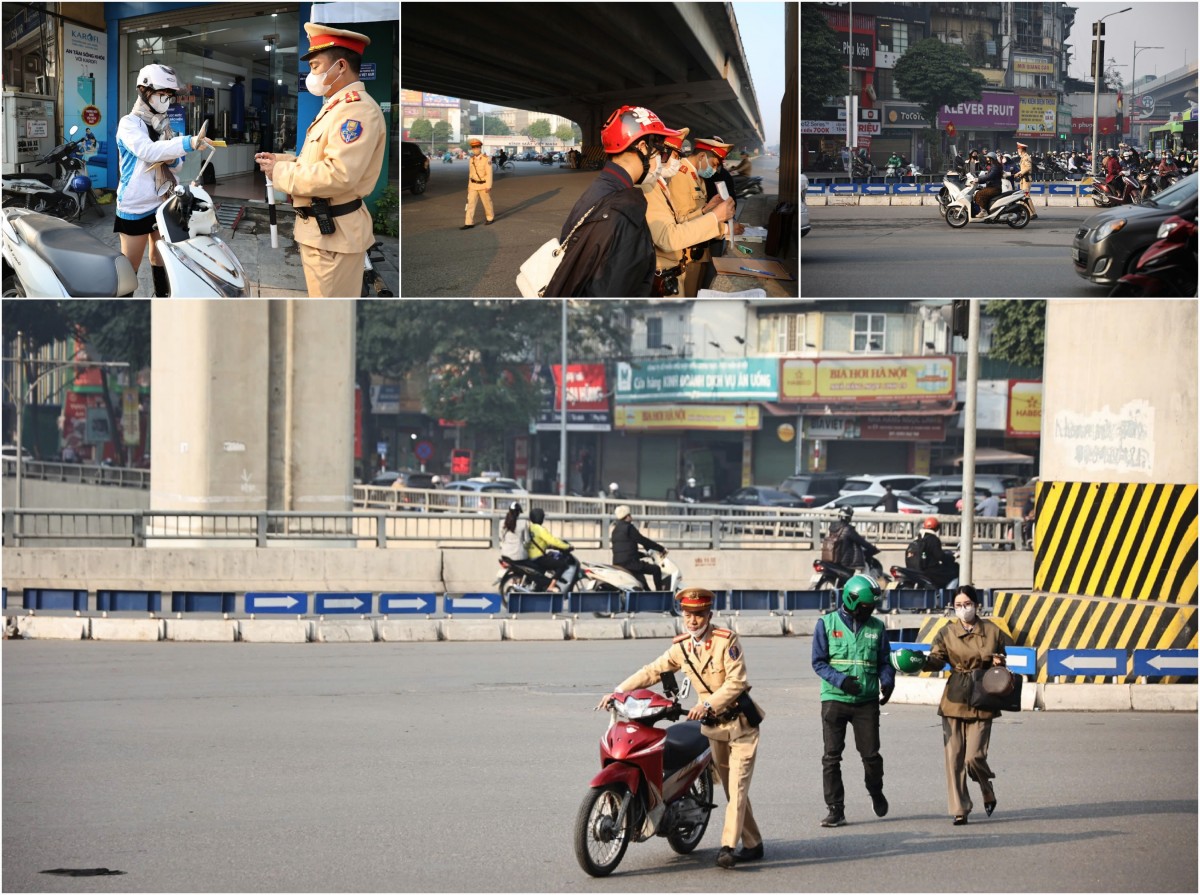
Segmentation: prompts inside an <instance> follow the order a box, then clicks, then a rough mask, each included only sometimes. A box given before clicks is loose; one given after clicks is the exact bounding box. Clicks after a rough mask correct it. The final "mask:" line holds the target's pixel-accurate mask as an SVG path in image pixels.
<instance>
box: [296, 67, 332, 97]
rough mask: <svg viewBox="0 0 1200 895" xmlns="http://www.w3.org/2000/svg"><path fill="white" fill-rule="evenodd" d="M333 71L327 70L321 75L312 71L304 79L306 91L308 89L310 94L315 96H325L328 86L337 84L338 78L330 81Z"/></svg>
mask: <svg viewBox="0 0 1200 895" xmlns="http://www.w3.org/2000/svg"><path fill="white" fill-rule="evenodd" d="M332 71H333V69H326V70H325V71H324V72H322V73H321V74H317V73H316V72H312V71H310V72H309V73H308V74H307V75H306V76H305V78H304V87H305V89H307V90H308V92H309V93H311V94H312V95H313V96H324V95H325V93H326V92H327V90H328V89H329V88H328V85H330V84H333V83H336V82H337V78H336V77H335V78H334V79H333V81H330V80H329V75H330V73H331V72H332Z"/></svg>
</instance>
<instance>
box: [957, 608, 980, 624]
mask: <svg viewBox="0 0 1200 895" xmlns="http://www.w3.org/2000/svg"><path fill="white" fill-rule="evenodd" d="M954 614H955V615H957V616H958V620H959V621H962V622H966V623H967V624H970V623H971V622H973V621H975V607H974V606H955V607H954Z"/></svg>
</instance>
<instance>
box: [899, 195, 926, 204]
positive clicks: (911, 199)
mask: <svg viewBox="0 0 1200 895" xmlns="http://www.w3.org/2000/svg"><path fill="white" fill-rule="evenodd" d="M892 204H893V205H925V204H927V203H926V202H925V199H924V197H923V196H918V195H907V196H892Z"/></svg>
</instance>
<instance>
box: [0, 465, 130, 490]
mask: <svg viewBox="0 0 1200 895" xmlns="http://www.w3.org/2000/svg"><path fill="white" fill-rule="evenodd" d="M0 473H2V474H3V475H4V476H6V477H9V476H11V477H15V476H16V474H17V460H16V458H15V457H5V458H4V459H3V463H2V466H0ZM21 477H22V478H25V479H37V480H39V481H45V482H66V483H67V484H71V485H115V486H117V487H119V488H139V489H141V490H143V491H148V490H149V489H150V470H148V469H135V468H133V467H130V466H103V465H100V464H95V463H51V462H48V461H45V460H26V461H24V463H23V464H22V469H21Z"/></svg>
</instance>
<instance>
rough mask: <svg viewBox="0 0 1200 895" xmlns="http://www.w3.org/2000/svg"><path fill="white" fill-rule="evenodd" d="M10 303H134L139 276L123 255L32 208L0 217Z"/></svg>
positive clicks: (4, 288)
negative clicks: (129, 300) (24, 300)
mask: <svg viewBox="0 0 1200 895" xmlns="http://www.w3.org/2000/svg"><path fill="white" fill-rule="evenodd" d="M0 254H2V256H3V282H2V283H0V292H2V293H3V295H4V297H5V298H26V297H28V298H128V297H130V296H132V295H133V293H134V290H135V289H137V284H138V283H137V274H135V273H134V272H133V265H132V264H130V263H129V259H128V258H126V257H125V256H124V255H122V254H121V251H120V249H117V248H114V247H112V246H108V245H105V244H104V243H102V242H101V241H100V240H98V239H96V237H94V236H92V235H91V234H90V233H88V232H87V231H86V230H81V229H80V228H79V227H76V226H75V225H74V224H70V223H68V222H66V221H64V220H62V219H61V218H56V217H51V216H50V215H48V214H39V213H38V212H36V211H30V210H29V209H28V208H12V207H5V208H4V210H3V213H2V214H0Z"/></svg>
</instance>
